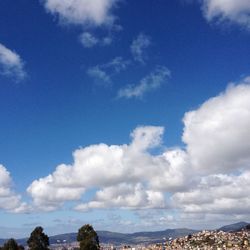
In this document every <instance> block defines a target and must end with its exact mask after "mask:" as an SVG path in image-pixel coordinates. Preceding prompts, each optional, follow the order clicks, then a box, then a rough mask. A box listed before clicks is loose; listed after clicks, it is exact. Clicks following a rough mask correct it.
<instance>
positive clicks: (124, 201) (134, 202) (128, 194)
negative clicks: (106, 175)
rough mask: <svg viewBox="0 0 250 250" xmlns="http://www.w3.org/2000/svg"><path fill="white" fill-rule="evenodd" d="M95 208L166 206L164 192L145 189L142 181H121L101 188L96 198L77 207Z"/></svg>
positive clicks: (79, 208) (84, 208)
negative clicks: (136, 182) (132, 182)
mask: <svg viewBox="0 0 250 250" xmlns="http://www.w3.org/2000/svg"><path fill="white" fill-rule="evenodd" d="M95 208H125V209H138V208H143V209H145V208H165V199H164V195H163V193H161V192H156V191H152V190H145V187H143V185H142V184H140V183H139V184H135V185H134V184H127V183H121V184H119V185H115V186H110V187H106V188H103V189H102V190H99V191H98V192H97V193H96V196H95V198H94V200H92V201H91V202H89V203H83V204H79V205H77V206H76V208H75V209H76V210H77V211H86V210H89V209H95Z"/></svg>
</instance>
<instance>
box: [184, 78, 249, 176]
mask: <svg viewBox="0 0 250 250" xmlns="http://www.w3.org/2000/svg"><path fill="white" fill-rule="evenodd" d="M249 84H250V77H248V78H246V79H244V80H243V81H242V82H241V84H240V85H236V86H234V85H231V86H229V87H228V88H227V90H226V91H225V92H223V93H221V94H220V95H219V96H216V97H214V98H211V99H209V100H208V101H206V102H205V103H203V104H202V105H201V106H200V107H199V108H198V109H197V110H194V111H191V112H188V113H186V114H185V116H184V125H185V127H184V133H183V141H184V142H185V143H186V144H187V151H188V154H189V155H190V159H191V161H192V165H193V166H194V167H195V168H197V169H200V170H203V171H205V172H208V173H209V172H212V173H216V172H224V171H228V170H237V169H246V168H249V167H250V134H249V128H250V98H249V97H250V87H249Z"/></svg>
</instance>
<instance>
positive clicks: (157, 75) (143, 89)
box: [118, 66, 171, 98]
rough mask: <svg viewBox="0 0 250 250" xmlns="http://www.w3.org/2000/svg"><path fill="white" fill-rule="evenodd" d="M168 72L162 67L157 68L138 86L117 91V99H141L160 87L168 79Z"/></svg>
mask: <svg viewBox="0 0 250 250" xmlns="http://www.w3.org/2000/svg"><path fill="white" fill-rule="evenodd" d="M170 74H171V73H170V71H169V69H168V68H166V67H164V66H158V67H157V68H156V69H155V70H153V71H152V72H151V73H150V74H149V75H147V76H146V77H144V78H143V79H142V80H141V81H140V83H139V84H134V85H128V86H126V87H125V88H122V89H120V90H119V91H118V98H122V97H125V98H142V97H143V96H144V95H145V93H147V92H150V91H153V90H155V89H158V88H160V87H161V85H162V84H163V83H164V82H166V81H167V80H168V78H169V77H170Z"/></svg>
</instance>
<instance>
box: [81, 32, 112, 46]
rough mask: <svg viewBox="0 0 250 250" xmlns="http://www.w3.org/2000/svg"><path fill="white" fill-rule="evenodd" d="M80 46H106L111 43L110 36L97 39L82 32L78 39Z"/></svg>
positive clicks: (88, 33)
mask: <svg viewBox="0 0 250 250" xmlns="http://www.w3.org/2000/svg"><path fill="white" fill-rule="evenodd" d="M79 39H80V42H81V44H82V45H83V47H85V48H93V47H94V46H97V45H99V46H108V45H110V44H111V43H112V40H113V39H112V37H111V36H105V37H104V38H98V37H96V36H94V35H93V34H91V33H90V32H84V33H82V34H81V35H80V37H79Z"/></svg>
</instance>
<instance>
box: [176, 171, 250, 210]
mask: <svg viewBox="0 0 250 250" xmlns="http://www.w3.org/2000/svg"><path fill="white" fill-rule="evenodd" d="M249 186H250V171H245V172H243V173H241V174H240V175H209V176H206V177H202V178H201V181H200V183H199V185H198V186H197V187H196V188H195V189H193V190H190V191H188V192H179V193H176V194H174V195H173V197H172V199H173V201H174V202H175V203H176V204H178V206H179V207H180V208H181V209H182V210H183V211H184V212H187V213H203V214H228V213H229V214H238V215H242V214H250V212H249V211H250V198H249V192H250V188H249Z"/></svg>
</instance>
